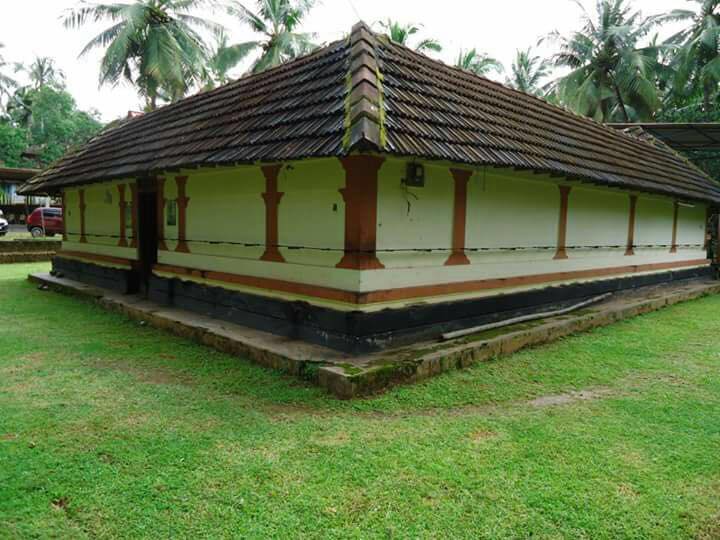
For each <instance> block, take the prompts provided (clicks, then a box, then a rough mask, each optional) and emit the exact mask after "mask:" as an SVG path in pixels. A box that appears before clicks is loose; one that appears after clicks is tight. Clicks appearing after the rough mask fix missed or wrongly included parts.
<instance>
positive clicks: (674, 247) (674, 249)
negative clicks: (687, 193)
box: [670, 201, 680, 253]
mask: <svg viewBox="0 0 720 540" xmlns="http://www.w3.org/2000/svg"><path fill="white" fill-rule="evenodd" d="M679 212H680V205H679V204H678V202H677V201H675V205H674V206H673V228H672V245H671V246H670V253H677V250H678V245H677V229H678V213H679Z"/></svg>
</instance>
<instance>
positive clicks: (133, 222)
mask: <svg viewBox="0 0 720 540" xmlns="http://www.w3.org/2000/svg"><path fill="white" fill-rule="evenodd" d="M130 193H131V194H132V201H131V203H130V204H132V212H131V214H130V219H131V226H132V238H131V239H130V247H131V248H136V247H137V245H138V243H137V236H138V235H137V215H138V186H137V181H136V182H134V183H132V184H130Z"/></svg>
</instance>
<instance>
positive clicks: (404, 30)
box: [378, 19, 442, 53]
mask: <svg viewBox="0 0 720 540" xmlns="http://www.w3.org/2000/svg"><path fill="white" fill-rule="evenodd" d="M378 24H379V25H380V28H382V30H383V32H385V35H387V36H388V37H389V38H390V39H391V40H393V41H394V42H395V43H399V44H400V45H404V46H405V47H410V48H412V49H415V50H416V51H417V52H419V53H427V52H428V51H433V52H440V51H442V45H440V42H439V41H437V40H436V39H432V38H425V39H421V40H420V41H419V42H417V43H415V44H414V45H412V44H411V42H412V41H413V38H414V36H416V35H417V34H418V33H419V32H420V31H421V30H422V25H418V24H413V23H410V24H401V23H399V22H397V21H393V20H391V19H388V20H387V21H379V22H378Z"/></svg>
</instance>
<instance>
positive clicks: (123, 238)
mask: <svg viewBox="0 0 720 540" xmlns="http://www.w3.org/2000/svg"><path fill="white" fill-rule="evenodd" d="M117 188H118V194H119V195H120V203H119V204H118V206H119V207H120V240H119V241H118V247H127V246H128V243H127V233H126V232H125V231H126V226H127V224H126V223H125V208H126V207H127V201H125V184H118V187H117Z"/></svg>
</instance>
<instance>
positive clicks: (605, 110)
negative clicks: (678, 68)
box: [549, 0, 661, 122]
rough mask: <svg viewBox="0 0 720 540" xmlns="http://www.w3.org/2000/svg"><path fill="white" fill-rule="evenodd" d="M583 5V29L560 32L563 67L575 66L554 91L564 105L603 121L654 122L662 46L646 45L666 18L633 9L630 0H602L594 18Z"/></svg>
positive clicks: (559, 57)
mask: <svg viewBox="0 0 720 540" xmlns="http://www.w3.org/2000/svg"><path fill="white" fill-rule="evenodd" d="M577 3H578V5H579V6H580V7H581V8H582V9H583V21H584V22H583V28H582V30H581V31H579V32H574V33H573V34H572V35H570V36H564V37H563V36H560V35H559V34H558V33H557V32H554V33H552V34H551V35H550V36H549V37H550V38H551V39H552V40H554V41H557V42H559V45H560V52H559V53H557V54H556V55H555V56H554V63H555V66H557V67H563V68H569V69H570V70H571V71H570V73H568V74H567V75H565V76H563V77H562V78H560V79H558V80H557V81H556V82H555V85H554V88H553V90H554V91H555V92H556V93H557V96H558V98H559V100H560V102H561V103H563V104H564V105H565V106H567V107H569V108H570V109H572V110H574V111H575V112H577V113H579V114H582V115H585V116H589V117H592V118H594V119H595V120H597V121H599V122H612V121H620V122H630V121H636V120H650V119H651V118H652V117H653V115H654V114H655V112H656V111H657V109H658V107H659V106H660V99H659V96H658V88H657V86H656V84H655V73H656V70H657V64H658V59H659V54H660V53H659V50H658V46H656V45H655V46H653V45H650V46H647V47H641V46H640V43H641V42H642V40H643V39H645V38H647V36H648V34H649V33H650V32H651V31H652V30H653V29H654V28H656V27H657V25H658V24H659V23H660V22H661V20H660V18H659V17H657V16H654V17H646V18H644V17H643V16H642V14H641V13H640V12H639V11H632V10H631V8H630V7H629V5H628V3H627V0H600V1H598V3H597V5H596V8H597V10H596V13H595V14H594V16H591V15H590V14H589V13H588V12H587V11H585V9H584V8H583V7H582V4H580V2H579V1H578V2H577Z"/></svg>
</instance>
